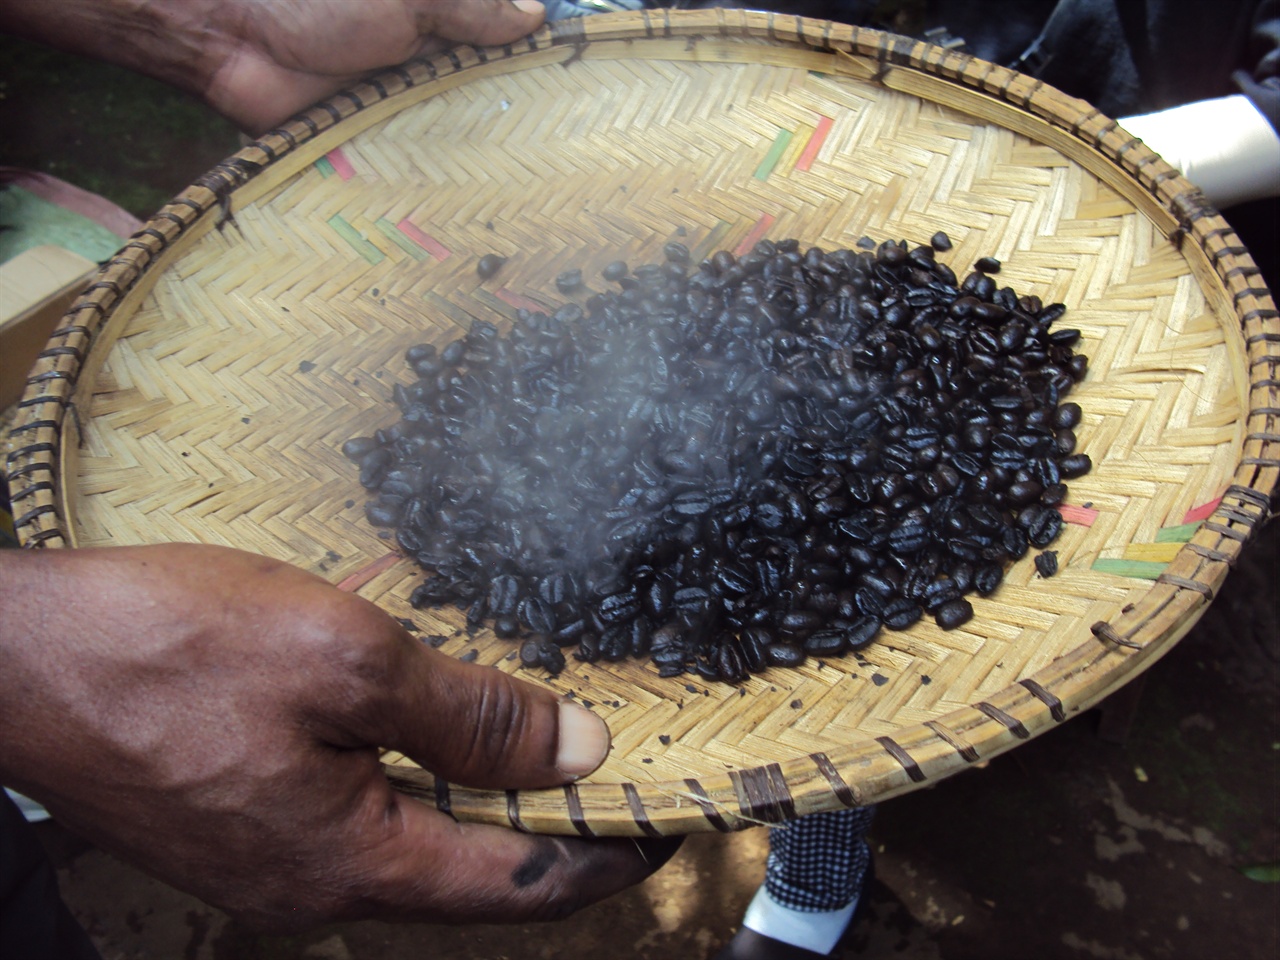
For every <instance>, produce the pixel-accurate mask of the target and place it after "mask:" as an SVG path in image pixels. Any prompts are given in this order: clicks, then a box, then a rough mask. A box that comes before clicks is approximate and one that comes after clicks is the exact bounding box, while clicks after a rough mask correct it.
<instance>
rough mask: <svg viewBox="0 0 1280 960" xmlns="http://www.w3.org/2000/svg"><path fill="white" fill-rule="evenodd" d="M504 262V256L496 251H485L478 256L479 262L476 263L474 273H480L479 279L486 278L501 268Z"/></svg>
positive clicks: (505, 260)
mask: <svg viewBox="0 0 1280 960" xmlns="http://www.w3.org/2000/svg"><path fill="white" fill-rule="evenodd" d="M506 262H507V258H506V257H500V256H498V255H497V254H496V253H486V254H485V255H484V256H483V257H481V258H480V262H479V263H477V264H476V273H477V274H479V275H480V279H481V280H488V279H489V278H490V277H492V276H493V275H494V274H496V273H497V272H498V271H499V270H501V269H502V265H503V264H504V263H506Z"/></svg>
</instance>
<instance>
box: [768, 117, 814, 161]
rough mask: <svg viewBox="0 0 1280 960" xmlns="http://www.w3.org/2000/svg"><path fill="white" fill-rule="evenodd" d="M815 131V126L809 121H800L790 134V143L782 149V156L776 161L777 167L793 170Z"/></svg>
mask: <svg viewBox="0 0 1280 960" xmlns="http://www.w3.org/2000/svg"><path fill="white" fill-rule="evenodd" d="M817 132H818V131H817V128H816V127H815V126H814V125H813V124H811V123H802V124H800V126H798V127H796V129H795V130H794V131H793V132H792V134H791V145H790V146H789V147H787V149H786V150H784V151H783V153H782V158H781V159H780V160H779V161H778V169H779V170H786V171H787V172H790V171H792V170H795V169H796V167H797V166H798V165H799V163H800V158H801V157H803V156H804V153H805V150H807V149H808V147H809V141H810V140H812V139H813V136H814V134H815V133H817Z"/></svg>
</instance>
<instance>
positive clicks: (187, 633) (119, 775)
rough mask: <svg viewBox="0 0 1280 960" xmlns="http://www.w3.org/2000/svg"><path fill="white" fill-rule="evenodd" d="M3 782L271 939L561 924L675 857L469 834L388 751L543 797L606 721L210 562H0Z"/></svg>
mask: <svg viewBox="0 0 1280 960" xmlns="http://www.w3.org/2000/svg"><path fill="white" fill-rule="evenodd" d="M0 598H2V602H3V603H4V607H5V610H4V616H3V618H0V664H3V669H2V670H0V779H3V782H4V783H5V784H6V785H8V786H12V787H15V788H17V789H19V790H21V791H23V792H24V793H28V794H29V795H31V796H32V797H34V798H36V799H37V800H39V801H41V802H42V803H44V804H45V805H46V806H47V807H48V808H49V810H50V811H51V812H52V813H53V815H54V816H55V817H56V818H58V819H59V820H61V821H62V822H63V823H65V824H66V825H68V826H69V827H71V828H72V829H74V830H76V831H78V832H80V833H82V834H84V835H85V836H86V837H88V838H90V839H91V840H93V841H94V842H96V843H98V844H99V845H100V846H102V847H104V848H105V849H108V850H111V851H113V852H115V853H116V854H118V855H119V856H121V857H123V858H124V859H126V860H129V861H131V862H132V863H134V864H136V865H138V866H140V867H141V868H143V869H144V870H146V871H148V872H150V873H152V874H154V875H155V876H157V877H160V878H161V879H163V880H165V881H167V882H168V883H170V884H172V885H173V886H175V887H178V888H180V889H183V890H187V891H189V892H191V893H193V894H195V895H196V896H198V897H200V898H201V899H203V900H205V901H207V902H208V903H211V904H213V905H215V906H217V907H220V908H222V909H223V910H226V911H227V912H229V913H230V914H232V915H233V916H235V917H236V918H238V919H239V920H241V921H245V922H247V923H249V924H251V925H253V926H256V927H259V928H262V929H271V930H286V929H299V928H305V927H307V926H310V925H313V924H316V923H319V922H322V921H329V920H335V919H354V918H364V917H377V918H381V919H386V920H430V921H458V922H473V921H474V922H502V921H512V922H515V921H524V920H530V919H546V918H554V917H560V916H564V915H566V914H568V913H570V912H572V911H573V910H575V909H576V908H578V907H581V906H583V905H585V904H587V903H591V902H593V901H596V900H600V899H603V898H605V897H607V896H609V895H611V894H613V893H615V892H617V891H619V890H621V889H623V888H624V887H626V886H628V885H630V884H633V883H636V882H638V881H640V880H642V879H644V877H646V876H648V875H649V874H650V873H652V872H653V871H654V870H656V869H657V868H658V867H659V866H660V865H661V864H662V863H664V862H665V861H666V859H667V858H668V857H669V856H670V855H671V853H673V852H674V849H675V846H676V844H675V843H674V842H672V843H650V842H646V843H645V844H643V845H641V844H638V843H636V842H634V841H632V840H627V839H619V840H599V841H588V840H581V839H577V838H556V837H535V836H529V835H525V834H520V833H516V832H513V831H510V830H507V829H504V828H500V827H495V826H479V825H468V824H463V823H457V822H455V821H454V820H452V819H451V818H450V817H448V816H446V815H445V814H443V813H440V812H438V811H437V810H435V809H434V808H432V807H429V806H427V805H425V804H422V803H420V802H418V801H416V800H412V799H409V798H407V797H405V796H403V795H401V794H398V793H396V792H394V791H393V790H392V789H391V788H390V786H389V785H388V782H387V779H386V777H385V776H384V774H383V773H382V770H381V765H380V763H379V759H378V750H377V748H378V747H380V746H382V747H389V748H394V749H397V750H400V751H402V752H403V753H405V754H406V755H408V756H409V757H411V758H413V759H414V760H415V761H417V762H418V763H420V764H421V765H422V766H423V767H425V768H426V769H428V770H430V771H433V772H435V773H437V774H439V775H441V776H443V777H445V778H447V779H448V780H450V781H452V782H455V783H460V784H466V785H469V786H474V787H481V788H495V789H503V788H526V787H547V786H554V785H557V784H563V783H566V782H568V781H570V780H572V779H574V778H575V777H577V776H581V775H585V774H586V773H589V772H590V771H591V770H593V769H595V768H596V767H597V766H598V765H599V764H600V762H601V761H602V760H603V759H604V757H605V754H606V753H607V750H608V743H609V738H608V731H607V729H606V727H605V725H604V723H603V722H602V721H601V720H600V719H599V718H598V717H596V716H594V715H593V714H591V713H589V712H588V711H586V710H585V709H583V708H582V707H580V706H578V705H576V704H572V703H570V702H568V701H566V700H564V699H562V698H559V697H557V696H556V695H555V694H553V693H552V692H551V691H549V690H546V689H542V688H539V687H535V686H534V685H532V684H530V683H526V682H524V681H522V680H519V679H516V678H513V677H510V676H508V675H506V674H504V673H502V672H501V671H499V670H496V669H493V668H491V667H481V666H475V665H471V664H464V663H460V662H458V661H456V660H453V659H452V658H450V657H447V656H444V655H442V654H440V653H438V652H436V651H434V650H431V649H429V648H428V647H426V646H424V645H423V644H422V643H421V642H419V641H417V640H415V639H414V638H413V637H412V636H410V635H409V634H408V633H407V632H406V631H405V630H404V629H403V628H402V627H401V626H400V625H399V624H398V623H397V622H396V621H395V620H394V619H393V618H391V617H390V616H388V615H387V614H385V613H383V612H382V611H381V610H379V609H378V608H377V607H375V606H374V605H372V604H370V603H368V602H367V601H365V600H362V599H360V598H359V597H356V596H353V595H350V594H347V593H343V592H341V591H339V590H337V589H336V588H335V587H333V586H331V585H330V584H328V583H327V582H325V581H323V580H321V579H319V578H317V577H314V576H312V575H311V574H308V573H306V572H304V571H302V570H299V569H297V568H295V567H291V566H289V565H287V564H284V563H280V562H277V561H274V560H269V559H266V558H263V557H260V556H256V555H253V554H249V553H243V552H240V551H236V550H229V549H225V548H221V547H213V546H197V545H178V544H172V545H163V546H151V547H137V548H125V547H121V548H110V549H100V550H50V551H16V550H7V551H0Z"/></svg>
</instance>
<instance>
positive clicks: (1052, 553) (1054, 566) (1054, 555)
mask: <svg viewBox="0 0 1280 960" xmlns="http://www.w3.org/2000/svg"><path fill="white" fill-rule="evenodd" d="M1036 572H1037V573H1039V574H1040V576H1042V577H1052V576H1053V575H1054V574H1055V573H1057V572H1058V551H1057V550H1046V551H1044V552H1043V553H1037V554H1036Z"/></svg>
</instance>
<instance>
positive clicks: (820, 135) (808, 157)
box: [796, 117, 835, 170]
mask: <svg viewBox="0 0 1280 960" xmlns="http://www.w3.org/2000/svg"><path fill="white" fill-rule="evenodd" d="M833 123H835V121H834V120H832V119H831V118H830V117H822V118H821V119H819V120H818V128H817V129H816V130H814V131H813V136H811V137H810V138H809V142H808V143H806V144H805V145H804V150H803V151H801V153H800V159H799V160H797V161H796V169H797V170H808V169H809V168H810V167H811V166H813V161H814V158H815V157H817V155H818V151H819V150H821V149H822V144H823V143H824V142H825V141H826V139H827V134H828V133H830V132H831V125H832V124H833Z"/></svg>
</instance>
